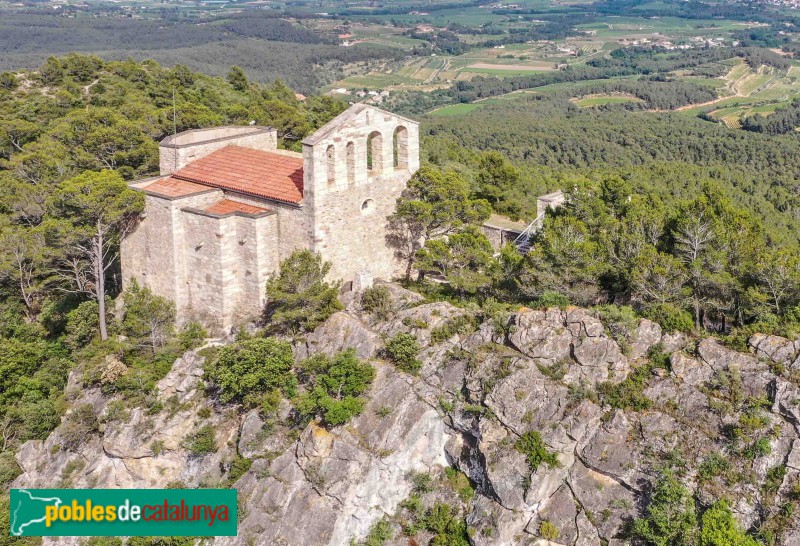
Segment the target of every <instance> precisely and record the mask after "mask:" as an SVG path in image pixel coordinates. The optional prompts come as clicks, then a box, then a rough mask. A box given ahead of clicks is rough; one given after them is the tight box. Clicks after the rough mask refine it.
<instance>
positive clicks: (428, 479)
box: [410, 472, 434, 495]
mask: <svg viewBox="0 0 800 546" xmlns="http://www.w3.org/2000/svg"><path fill="white" fill-rule="evenodd" d="M410 478H411V483H412V484H413V486H414V487H413V491H414V493H416V494H418V495H420V494H423V493H430V492H431V491H433V489H434V487H433V476H431V475H430V474H428V473H427V472H412V473H411V476H410Z"/></svg>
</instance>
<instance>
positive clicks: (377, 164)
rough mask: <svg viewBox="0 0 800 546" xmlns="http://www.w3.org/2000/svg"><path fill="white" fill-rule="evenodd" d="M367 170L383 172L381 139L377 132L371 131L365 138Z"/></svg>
mask: <svg viewBox="0 0 800 546" xmlns="http://www.w3.org/2000/svg"><path fill="white" fill-rule="evenodd" d="M367 170H368V171H370V172H372V173H379V172H381V171H383V137H382V136H381V134H380V133H379V132H378V131H372V132H371V133H370V134H369V136H368V137H367Z"/></svg>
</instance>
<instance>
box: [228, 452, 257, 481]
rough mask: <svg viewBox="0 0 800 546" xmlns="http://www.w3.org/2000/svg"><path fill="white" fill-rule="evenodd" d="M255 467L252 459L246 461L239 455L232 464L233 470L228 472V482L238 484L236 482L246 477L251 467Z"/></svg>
mask: <svg viewBox="0 0 800 546" xmlns="http://www.w3.org/2000/svg"><path fill="white" fill-rule="evenodd" d="M252 465H253V461H252V459H246V458H244V457H241V456H239V455H237V456H236V458H235V459H234V460H233V462H231V469H230V471H229V472H228V481H229V482H230V483H236V481H237V480H238V479H239V478H241V477H242V476H244V475H245V473H246V472H247V471H248V470H250V467H251V466H252Z"/></svg>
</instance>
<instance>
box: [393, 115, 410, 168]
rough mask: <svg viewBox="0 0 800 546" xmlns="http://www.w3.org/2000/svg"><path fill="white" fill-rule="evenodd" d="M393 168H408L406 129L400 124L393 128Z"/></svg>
mask: <svg viewBox="0 0 800 546" xmlns="http://www.w3.org/2000/svg"><path fill="white" fill-rule="evenodd" d="M393 146H394V168H396V169H406V168H408V129H406V128H405V127H403V126H402V125H400V126H398V127H397V129H395V130H394V139H393Z"/></svg>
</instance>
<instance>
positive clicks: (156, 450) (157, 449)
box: [150, 440, 164, 457]
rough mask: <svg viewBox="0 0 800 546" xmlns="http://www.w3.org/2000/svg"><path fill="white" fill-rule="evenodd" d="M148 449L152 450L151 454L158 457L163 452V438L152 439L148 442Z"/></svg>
mask: <svg viewBox="0 0 800 546" xmlns="http://www.w3.org/2000/svg"><path fill="white" fill-rule="evenodd" d="M150 451H152V452H153V455H155V456H156V457H158V456H159V455H161V454H162V453H164V441H163V440H153V441H152V442H151V443H150Z"/></svg>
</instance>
